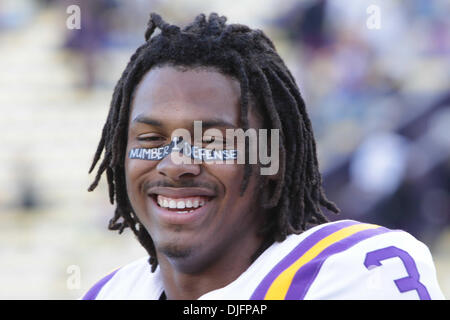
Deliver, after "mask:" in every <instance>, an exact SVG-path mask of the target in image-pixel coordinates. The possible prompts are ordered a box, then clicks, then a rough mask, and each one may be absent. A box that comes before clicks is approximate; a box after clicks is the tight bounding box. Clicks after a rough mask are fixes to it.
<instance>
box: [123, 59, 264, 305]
mask: <svg viewBox="0 0 450 320" xmlns="http://www.w3.org/2000/svg"><path fill="white" fill-rule="evenodd" d="M239 98H240V86H239V82H238V81H237V80H235V79H233V78H231V77H229V76H226V75H223V74H221V73H219V72H217V71H215V70H213V69H206V70H205V69H189V70H187V71H186V70H184V71H181V70H179V69H178V68H174V67H172V66H162V67H156V68H153V69H152V70H150V71H149V72H148V73H147V74H146V75H145V76H144V77H143V78H142V80H141V82H140V83H139V85H138V86H137V88H136V90H135V92H134V96H133V101H132V107H131V113H130V120H129V128H128V142H127V153H128V152H129V150H130V149H131V148H137V147H141V148H154V147H159V146H163V145H166V144H168V143H169V142H170V140H171V134H172V132H173V131H174V130H175V129H178V128H184V129H187V130H190V132H191V135H192V137H194V134H193V122H194V120H201V121H202V122H203V131H204V132H205V130H206V129H208V128H215V129H218V130H220V131H221V132H222V133H223V136H224V137H225V129H231V128H239V119H240V105H239ZM248 118H249V127H250V128H256V129H258V128H262V119H261V117H260V116H259V114H258V113H257V112H256V110H254V108H252V107H251V108H250V110H249V117H248ZM191 143H192V142H191ZM174 162H175V161H173V159H172V158H171V157H170V156H168V157H166V158H164V159H162V160H160V161H145V160H136V159H128V158H126V161H125V175H126V184H127V192H128V196H129V199H130V202H131V204H132V206H133V209H134V211H135V212H136V214H137V216H138V218H139V219H140V221H141V222H142V224H143V225H144V226H145V228H146V229H147V231H148V232H149V234H150V236H151V237H152V239H153V242H154V244H155V248H156V253H157V258H158V262H159V266H160V269H161V274H162V279H163V284H164V291H165V294H166V297H167V299H197V298H199V297H200V296H202V295H203V294H205V293H207V292H209V291H212V290H215V289H218V288H221V287H224V286H226V285H227V284H229V283H230V282H232V281H234V280H235V279H236V278H237V277H238V276H239V275H241V274H242V273H243V272H244V271H245V270H246V269H247V268H248V267H249V266H250V264H251V260H250V257H251V256H252V255H253V254H254V253H255V252H256V251H257V249H258V248H259V247H260V246H261V244H262V241H263V239H262V238H261V237H259V236H258V234H257V230H259V229H260V228H261V225H262V223H263V219H262V217H263V216H264V214H263V213H264V212H263V210H262V208H261V206H260V203H261V202H260V201H259V196H260V194H261V193H260V192H257V190H258V189H257V187H258V185H259V183H260V176H259V174H258V175H252V177H251V178H250V181H249V185H248V187H247V189H246V191H245V193H244V195H243V196H240V195H239V192H240V183H241V181H242V178H243V174H244V165H242V164H211V163H208V162H203V163H201V164H176V163H174ZM255 171H257V172H259V170H254V172H255ZM158 184H159V185H160V186H159V187H156V188H152V186H155V185H158ZM161 184H162V186H161ZM152 192H154V193H155V194H153V193H152ZM197 193H198V194H200V195H205V194H207V195H208V196H209V198H208V199H209V201H208V203H207V205H205V206H204V207H202V208H201V209H202V210H201V213H200V214H197V215H196V216H195V218H193V219H187V220H186V219H185V220H183V219H181V220H176V219H177V218H178V217H175V219H173V216H174V215H169V217H167V215H165V214H166V213H167V212H166V211H163V210H164V209H162V208H160V207H158V205H157V204H156V200H155V197H157V196H158V195H164V196H169V197H173V198H177V197H181V198H182V197H184V196H186V195H189V196H194V195H196V194H197ZM199 211H200V210H199Z"/></svg>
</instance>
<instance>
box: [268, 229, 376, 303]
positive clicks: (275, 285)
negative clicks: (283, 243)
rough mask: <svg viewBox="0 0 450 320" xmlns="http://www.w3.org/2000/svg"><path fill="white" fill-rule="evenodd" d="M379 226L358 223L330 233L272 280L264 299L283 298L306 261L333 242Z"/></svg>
mask: <svg viewBox="0 0 450 320" xmlns="http://www.w3.org/2000/svg"><path fill="white" fill-rule="evenodd" d="M379 227H380V226H378V225H375V224H367V223H362V224H356V225H352V226H349V227H346V228H343V229H341V230H338V231H336V232H334V233H332V234H330V235H329V236H327V237H326V238H323V239H322V240H320V241H319V242H317V243H316V244H315V245H314V246H313V247H312V248H311V249H309V250H308V251H306V252H305V253H304V254H303V255H302V256H301V257H300V258H298V259H297V260H296V261H295V262H294V263H293V264H291V265H290V266H289V267H288V268H287V269H286V270H284V271H283V272H282V273H281V274H280V275H279V276H278V277H277V278H276V279H275V280H274V281H273V282H272V284H271V285H270V287H269V289H268V290H267V293H266V295H265V297H264V300H283V299H284V298H285V296H286V293H287V292H288V290H289V287H290V285H291V283H292V279H293V278H294V276H295V274H296V273H297V271H298V270H299V269H300V268H301V267H302V266H304V265H305V264H306V263H308V262H310V261H311V260H313V259H314V258H315V257H317V256H318V255H319V254H320V253H321V252H322V251H323V250H325V249H326V248H328V247H329V246H331V245H332V244H333V243H336V242H338V241H341V240H342V239H344V238H347V237H349V236H351V235H353V234H355V233H357V232H360V231H363V230H368V229H376V228H379Z"/></svg>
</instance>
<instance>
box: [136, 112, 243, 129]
mask: <svg viewBox="0 0 450 320" xmlns="http://www.w3.org/2000/svg"><path fill="white" fill-rule="evenodd" d="M201 121H202V127H203V128H214V127H231V128H237V127H236V125H234V124H232V123H230V122H227V121H225V120H222V119H208V120H201ZM132 123H143V124H148V125H151V126H155V127H162V126H163V124H162V122H161V121H159V120H156V119H152V118H149V117H146V116H143V115H139V116H137V117H136V118H134V119H133V121H132Z"/></svg>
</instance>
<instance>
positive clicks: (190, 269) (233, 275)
mask: <svg viewBox="0 0 450 320" xmlns="http://www.w3.org/2000/svg"><path fill="white" fill-rule="evenodd" d="M234 243H235V245H233V246H230V247H229V248H217V249H216V250H213V252H218V253H219V254H215V255H210V256H209V257H200V256H198V255H197V256H194V255H192V256H189V257H186V258H183V259H182V261H180V260H179V259H174V258H169V257H167V256H165V255H163V254H161V253H159V252H158V251H157V257H158V262H159V267H160V270H161V275H162V280H163V285H164V292H165V294H166V297H167V299H169V300H195V299H198V298H199V297H201V296H202V295H204V294H206V293H208V292H210V291H213V290H216V289H220V288H223V287H225V286H227V285H228V284H230V283H231V282H233V281H234V280H236V279H237V278H238V277H239V276H240V275H241V274H242V273H243V272H244V271H245V270H247V269H248V267H249V266H250V265H251V264H252V260H251V258H252V256H253V255H254V253H255V252H257V251H258V249H259V248H260V247H261V245H262V243H263V241H262V239H261V238H259V237H256V236H255V237H253V238H251V239H247V241H244V242H240V241H236V242H234ZM243 253H247V254H243Z"/></svg>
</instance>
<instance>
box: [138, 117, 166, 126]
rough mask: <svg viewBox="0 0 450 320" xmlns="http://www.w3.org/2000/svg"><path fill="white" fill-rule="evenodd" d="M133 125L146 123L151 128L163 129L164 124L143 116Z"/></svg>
mask: <svg viewBox="0 0 450 320" xmlns="http://www.w3.org/2000/svg"><path fill="white" fill-rule="evenodd" d="M132 123H144V124H148V125H151V126H155V127H162V126H163V124H162V123H161V121H158V120H155V119H152V118H149V117H146V116H143V115H139V116H137V117H136V118H134V119H133V121H132Z"/></svg>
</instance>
